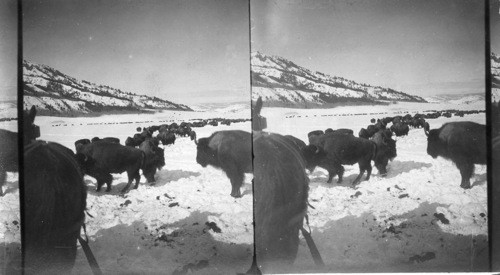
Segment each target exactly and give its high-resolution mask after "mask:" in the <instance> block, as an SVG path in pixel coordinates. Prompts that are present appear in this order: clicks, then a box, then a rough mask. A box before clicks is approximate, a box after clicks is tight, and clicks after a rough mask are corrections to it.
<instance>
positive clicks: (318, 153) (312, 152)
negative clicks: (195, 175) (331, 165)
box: [301, 144, 327, 172]
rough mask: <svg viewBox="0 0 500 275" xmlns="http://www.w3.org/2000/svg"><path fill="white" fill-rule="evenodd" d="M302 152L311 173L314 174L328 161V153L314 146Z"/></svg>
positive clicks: (309, 146)
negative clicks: (321, 164) (316, 169)
mask: <svg viewBox="0 0 500 275" xmlns="http://www.w3.org/2000/svg"><path fill="white" fill-rule="evenodd" d="M301 151H302V155H303V156H304V160H305V162H306V168H307V170H309V171H310V172H313V171H314V169H315V168H316V166H318V165H319V164H320V163H321V162H322V161H323V160H324V159H326V156H327V153H326V151H325V150H323V148H321V147H319V146H316V145H313V144H310V145H308V146H306V147H304V148H303V149H302V150H301Z"/></svg>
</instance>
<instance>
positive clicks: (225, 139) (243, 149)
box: [195, 130, 252, 198]
mask: <svg viewBox="0 0 500 275" xmlns="http://www.w3.org/2000/svg"><path fill="white" fill-rule="evenodd" d="M195 142H196V144H197V148H196V149H197V154H196V162H197V163H198V164H200V165H201V166H202V167H207V165H211V166H214V167H217V168H221V169H222V170H223V171H224V172H225V173H226V175H227V177H228V178H229V180H230V181H231V186H232V190H231V196H233V197H235V198H239V197H241V192H240V187H241V185H242V184H243V180H244V177H245V173H251V172H252V138H251V135H250V133H248V132H245V131H240V130H229V131H217V132H215V133H213V134H212V135H211V136H210V137H206V138H200V139H199V140H198V141H196V140H195Z"/></svg>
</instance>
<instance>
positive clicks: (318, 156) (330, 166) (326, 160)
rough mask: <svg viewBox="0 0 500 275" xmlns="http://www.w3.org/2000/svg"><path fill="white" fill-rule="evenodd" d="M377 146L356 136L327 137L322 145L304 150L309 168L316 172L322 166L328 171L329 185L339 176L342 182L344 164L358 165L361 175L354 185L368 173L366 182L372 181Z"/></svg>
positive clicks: (311, 146) (310, 146) (309, 146)
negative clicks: (317, 167) (372, 163)
mask: <svg viewBox="0 0 500 275" xmlns="http://www.w3.org/2000/svg"><path fill="white" fill-rule="evenodd" d="M376 150H377V146H376V144H375V143H374V142H373V141H370V140H366V139H364V138H358V137H355V136H354V135H345V134H343V135H335V134H330V135H325V136H324V137H323V140H322V141H321V142H320V145H308V146H307V147H306V148H304V149H303V150H302V153H303V155H304V158H305V159H306V163H307V168H308V169H309V170H314V168H315V167H316V166H320V167H322V168H324V169H326V170H327V171H328V174H329V175H328V183H331V182H332V178H333V177H334V176H335V175H338V177H339V179H338V182H339V183H341V182H342V176H343V174H344V168H343V167H342V165H343V164H346V165H353V164H355V163H358V165H359V170H360V173H359V175H358V177H357V178H356V179H355V180H354V181H353V183H352V184H353V185H356V184H358V183H359V182H360V181H361V177H362V176H363V174H364V172H365V171H367V176H366V180H369V179H370V175H371V171H372V166H371V160H372V159H373V158H374V157H375V154H376Z"/></svg>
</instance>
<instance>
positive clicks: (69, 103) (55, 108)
mask: <svg viewBox="0 0 500 275" xmlns="http://www.w3.org/2000/svg"><path fill="white" fill-rule="evenodd" d="M23 80H24V108H25V109H26V108H30V107H31V106H32V105H35V106H37V108H38V109H39V111H40V114H47V115H75V114H91V113H103V112H134V113H138V112H141V111H144V110H151V109H153V110H165V109H166V110H184V111H190V110H191V109H190V108H189V107H188V106H186V105H182V104H176V103H173V102H170V101H167V100H164V99H160V98H157V97H150V96H145V95H137V94H133V93H130V92H124V91H121V90H119V89H115V88H112V87H109V86H106V85H99V84H94V83H90V82H88V81H85V80H77V79H75V78H73V77H71V76H68V75H65V74H63V73H61V72H59V71H58V70H55V69H53V68H51V67H48V66H45V65H38V64H34V63H31V62H28V61H23Z"/></svg>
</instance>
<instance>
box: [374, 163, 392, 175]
mask: <svg viewBox="0 0 500 275" xmlns="http://www.w3.org/2000/svg"><path fill="white" fill-rule="evenodd" d="M388 163H389V160H388V159H387V160H382V161H377V162H376V163H375V167H377V170H378V172H379V174H380V176H382V177H385V176H387V164H388Z"/></svg>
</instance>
